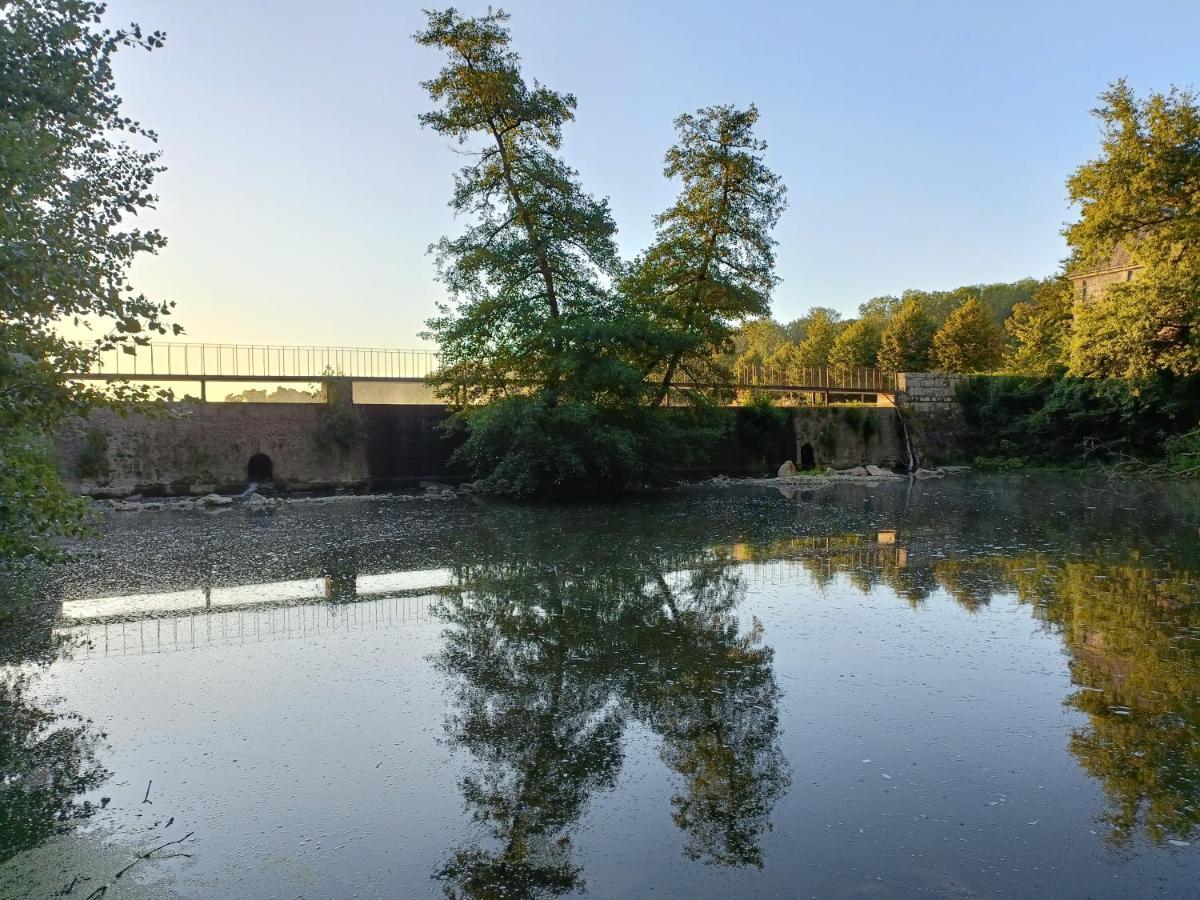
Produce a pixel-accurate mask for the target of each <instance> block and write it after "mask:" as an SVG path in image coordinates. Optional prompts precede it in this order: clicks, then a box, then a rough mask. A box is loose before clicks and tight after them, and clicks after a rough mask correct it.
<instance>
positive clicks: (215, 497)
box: [200, 494, 233, 506]
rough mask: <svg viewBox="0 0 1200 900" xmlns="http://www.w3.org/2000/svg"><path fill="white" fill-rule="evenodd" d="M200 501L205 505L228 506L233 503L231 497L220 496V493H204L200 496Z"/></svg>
mask: <svg viewBox="0 0 1200 900" xmlns="http://www.w3.org/2000/svg"><path fill="white" fill-rule="evenodd" d="M200 502H201V503H203V504H204V505H205V506H229V505H230V504H231V503H233V498H232V497H222V496H221V495H220V494H205V495H204V496H203V497H201V498H200Z"/></svg>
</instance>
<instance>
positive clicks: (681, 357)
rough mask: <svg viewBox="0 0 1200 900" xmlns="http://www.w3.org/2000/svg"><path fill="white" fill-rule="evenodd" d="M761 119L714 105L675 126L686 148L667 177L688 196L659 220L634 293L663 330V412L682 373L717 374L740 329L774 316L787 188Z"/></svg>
mask: <svg viewBox="0 0 1200 900" xmlns="http://www.w3.org/2000/svg"><path fill="white" fill-rule="evenodd" d="M757 121H758V110H757V109H756V108H755V107H754V106H753V105H751V106H750V107H749V108H747V109H737V108H735V107H732V106H710V107H707V108H705V109H701V110H699V111H698V112H696V113H694V114H685V115H682V116H680V117H679V118H677V119H676V120H675V129H676V131H677V132H678V135H679V140H678V142H677V143H676V144H675V146H673V147H672V148H671V149H670V150H668V151H667V155H666V165H665V167H664V169H663V174H665V175H666V176H667V177H668V178H677V179H679V181H680V182H681V183H682V190H681V192H680V194H679V197H678V198H677V199H676V201H675V203H674V204H673V205H672V206H671V207H670V208H669V209H667V210H666V211H665V212H663V213H662V214H660V215H659V216H658V217H657V218H656V219H655V225H656V227H657V231H656V234H655V240H654V243H653V245H652V246H651V247H650V249H648V250H647V251H646V252H645V253H644V254H642V255H641V256H640V257H639V258H638V259H637V260H636V261H635V263H634V265H633V268H632V271H631V274H630V277H629V278H628V279H627V281H626V284H625V289H626V291H627V292H628V293H629V294H630V295H631V296H632V297H634V298H636V299H637V300H638V302H639V303H640V304H641V305H642V306H644V307H645V309H646V310H647V311H648V314H649V316H650V318H651V320H652V321H653V322H654V323H655V325H656V326H657V327H658V328H659V329H661V330H662V332H663V334H664V336H665V341H664V343H663V348H664V350H665V352H664V354H663V355H662V356H661V357H660V358H659V359H657V360H656V361H655V364H654V366H653V367H651V369H650V371H649V372H648V373H647V374H651V373H653V374H654V375H655V377H656V380H657V382H658V390H657V394H656V397H655V399H656V402H657V403H659V404H662V403H664V402H665V401H666V399H667V397H668V396H669V394H670V391H671V385H672V383H673V382H674V381H675V379H676V377H677V376H678V374H679V373H680V371H681V369H682V370H684V371H685V372H689V374H691V375H692V376H693V377H692V378H690V379H689V380H691V381H698V380H701V379H700V378H697V377H694V376H696V375H697V374H698V373H696V372H694V371H691V370H692V369H693V368H694V367H696V366H700V365H708V364H710V362H711V360H713V359H714V355H715V352H716V351H718V350H721V349H722V348H724V347H725V345H726V344H727V343H728V342H729V339H730V336H731V333H732V328H733V325H734V323H736V322H737V321H739V320H741V319H744V318H747V317H749V316H765V315H766V314H767V313H768V312H769V308H770V295H771V291H772V290H773V289H774V287H775V285H776V284H777V283H778V278H776V276H775V251H774V247H775V241H774V239H773V238H772V237H771V231H772V230H773V229H774V227H775V223H776V222H777V221H778V220H779V216H780V215H781V214H782V212H783V209H784V206H785V199H784V198H785V188H784V187H783V185H782V183H781V182H780V179H779V176H777V175H775V174H774V173H773V172H772V171H771V170H770V169H768V168H767V166H766V165H765V163H764V162H763V157H762V154H763V152H764V151H765V150H766V146H767V145H766V144H765V143H764V142H763V141H761V140H759V139H758V138H756V137H755V136H754V125H755V123H756V122H757Z"/></svg>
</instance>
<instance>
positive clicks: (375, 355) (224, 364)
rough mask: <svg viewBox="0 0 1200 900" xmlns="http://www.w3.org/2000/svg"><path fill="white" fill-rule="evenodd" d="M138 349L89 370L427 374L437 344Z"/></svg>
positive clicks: (155, 374)
mask: <svg viewBox="0 0 1200 900" xmlns="http://www.w3.org/2000/svg"><path fill="white" fill-rule="evenodd" d="M136 350H137V352H136V354H128V353H125V352H124V351H122V350H121V349H119V348H118V349H115V350H110V351H108V352H106V353H105V354H103V355H102V356H101V358H100V360H99V363H98V364H97V365H96V366H95V368H94V369H93V370H92V372H91V373H90V374H92V375H100V376H109V377H119V378H123V377H130V376H136V377H141V378H171V377H177V378H178V377H183V378H197V377H207V378H286V379H296V378H312V379H314V380H316V379H320V378H328V377H330V376H334V377H345V378H397V379H399V378H425V377H426V376H428V375H429V374H430V373H431V372H433V371H434V370H435V369H436V368H437V366H438V355H439V354H438V352H437V351H436V350H390V349H383V348H370V347H284V346H278V345H270V344H196V343H185V342H178V341H169V342H168V341H163V342H160V343H154V342H151V343H150V344H149V345H147V346H145V347H137V348H136Z"/></svg>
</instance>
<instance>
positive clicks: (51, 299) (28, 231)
mask: <svg viewBox="0 0 1200 900" xmlns="http://www.w3.org/2000/svg"><path fill="white" fill-rule="evenodd" d="M104 11H105V9H104V5H103V4H101V3H93V2H88V0H10V2H6V3H4V4H3V8H2V10H0V198H3V199H2V200H0V463H2V465H0V565H2V564H5V563H4V561H5V560H8V561H9V562H10V563H11V561H12V560H14V559H16V558H18V557H22V556H25V555H28V554H39V555H46V554H49V553H51V552H53V538H54V536H55V535H56V534H58V533H61V532H63V531H66V530H75V529H76V528H77V526H78V521H79V520H78V514H79V512H80V509H81V508H80V506H79V505H78V504H76V503H73V502H72V501H71V500H70V498H69V497H68V495H67V493H66V492H65V490H64V489H63V487H62V484H61V481H60V480H59V478H58V475H57V473H56V472H55V468H54V465H53V463H52V462H51V458H50V454H49V447H50V446H51V443H52V436H53V434H54V432H55V430H56V428H57V426H58V425H59V424H60V423H61V422H62V420H63V419H64V418H66V417H67V416H70V415H75V414H80V413H84V412H86V411H87V410H89V409H91V408H93V407H95V406H98V405H104V404H110V405H111V404H119V403H123V402H126V401H132V400H144V399H148V398H150V397H151V396H152V393H151V392H150V391H149V390H148V389H146V388H144V387H136V386H128V387H116V388H113V389H111V390H101V389H98V388H94V387H89V386H87V385H84V384H80V383H78V382H71V381H69V380H68V378H67V375H68V374H69V373H75V372H81V371H87V370H89V369H91V368H92V367H93V366H94V365H95V363H96V362H97V360H98V359H99V357H100V355H101V354H102V353H105V352H107V351H111V350H113V349H114V348H117V347H121V348H122V349H124V350H125V351H126V352H129V353H136V346H137V345H140V344H146V343H148V342H149V339H150V336H151V335H153V334H166V333H168V332H169V331H170V332H174V333H176V334H178V333H179V332H180V330H181V329H180V328H179V326H178V325H173V326H170V327H168V325H167V324H166V321H165V319H166V317H167V316H168V314H169V312H170V307H171V306H172V305H173V304H166V303H157V302H154V301H152V300H150V299H149V298H147V297H146V296H145V295H143V294H140V293H137V292H136V291H135V290H134V289H133V287H132V286H131V285H130V283H129V268H130V265H131V264H132V262H133V260H134V259H135V258H136V257H137V256H138V255H139V254H142V253H155V252H157V251H158V249H159V248H160V247H162V246H163V245H164V244H165V240H164V238H163V237H162V236H161V235H160V234H159V233H158V232H157V231H152V230H143V229H139V228H133V227H129V226H128V224H127V223H128V220H129V219H130V218H133V217H135V216H136V215H137V214H138V212H140V211H141V210H143V209H146V208H147V207H149V206H151V205H152V204H153V203H154V201H155V197H154V195H153V194H152V193H151V186H152V183H153V181H154V178H155V176H156V175H157V174H158V173H159V172H160V171H162V167H161V166H160V165H159V162H158V159H159V154H158V153H157V152H155V151H153V150H147V149H142V148H141V147H140V146H135V142H136V143H138V144H141V143H142V142H149V143H152V142H153V141H154V139H155V136H154V133H153V132H151V131H149V130H147V129H146V128H144V127H142V126H141V125H140V124H138V123H137V122H134V121H132V120H131V119H129V118H128V117H126V116H125V115H124V114H123V112H122V105H121V98H120V97H119V96H118V95H117V93H116V86H115V81H114V77H113V58H114V56H115V55H116V54H117V52H118V51H120V50H121V49H122V48H126V47H140V48H143V49H146V50H151V49H154V48H157V47H160V46H162V42H163V35H162V34H161V33H159V32H153V33H143V32H142V30H141V29H140V28H139V27H138V26H137V25H131V26H129V27H128V28H124V29H117V30H109V29H102V28H100V27H99V26H98V24H97V23H98V22H99V20H100V17H101V16H102V15H103V13H104ZM86 328H90V329H92V330H93V331H94V333H95V334H96V335H98V336H96V337H88V338H86V339H81V338H78V337H72V336H71V335H78V334H80V333H81V332H82V331H83V330H84V329H86Z"/></svg>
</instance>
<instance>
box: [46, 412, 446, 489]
mask: <svg viewBox="0 0 1200 900" xmlns="http://www.w3.org/2000/svg"><path fill="white" fill-rule="evenodd" d="M353 409H354V410H355V411H356V413H357V416H358V418H359V421H360V426H359V427H358V428H357V429H355V433H353V434H337V433H336V431H337V430H336V429H334V428H331V426H330V423H329V415H330V413H329V407H327V406H326V405H324V404H307V403H177V404H172V405H170V406H169V407H167V409H166V411H165V412H164V413H163V414H161V415H141V414H138V413H131V414H130V415H128V416H124V417H123V416H119V415H117V414H115V413H113V412H111V411H107V410H102V411H98V412H94V413H92V414H91V415H90V416H88V417H87V418H86V419H77V420H74V421H72V422H69V423H68V424H67V425H66V426H65V427H64V428H63V430H62V432H61V433H60V436H59V441H58V451H59V464H60V469H61V470H62V473H63V476H64V478H65V479H66V481H67V484H68V486H69V487H70V488H71V489H72V490H73V491H75V492H76V493H80V494H91V495H97V496H120V495H126V494H131V493H142V494H148V495H150V494H188V493H209V492H211V491H214V490H215V491H218V492H232V491H240V490H242V489H243V488H244V487H245V485H246V483H247V477H248V474H249V472H248V469H249V466H250V458H251V457H253V456H256V455H257V454H264V455H265V456H266V457H268V458H269V460H270V467H271V470H272V475H273V478H274V481H275V483H276V484H277V485H278V486H279V487H280V488H283V489H287V490H316V489H328V488H337V487H362V486H366V485H368V484H375V483H382V484H387V483H391V482H404V481H413V480H418V479H421V478H434V479H450V480H456V476H457V475H459V473H457V472H456V471H455V470H453V469H452V468H451V467H450V465H449V462H448V458H449V454H450V451H451V450H452V449H453V447H452V446H451V445H448V444H447V443H446V442H445V441H444V440H443V439H442V437H441V434H440V432H439V431H438V428H437V426H438V425H439V424H440V423H441V421H442V420H443V419H444V418H445V411H444V410H443V409H442V408H441V407H437V406H432V407H431V406H355V407H353ZM344 429H345V426H344V425H343V430H344Z"/></svg>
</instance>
